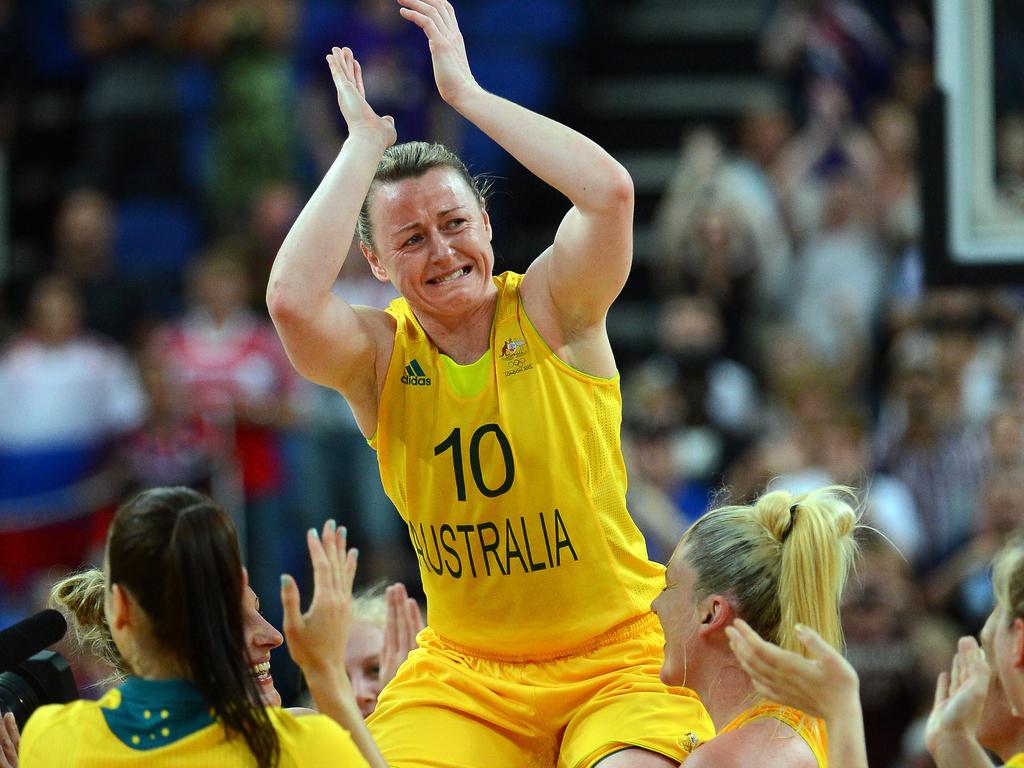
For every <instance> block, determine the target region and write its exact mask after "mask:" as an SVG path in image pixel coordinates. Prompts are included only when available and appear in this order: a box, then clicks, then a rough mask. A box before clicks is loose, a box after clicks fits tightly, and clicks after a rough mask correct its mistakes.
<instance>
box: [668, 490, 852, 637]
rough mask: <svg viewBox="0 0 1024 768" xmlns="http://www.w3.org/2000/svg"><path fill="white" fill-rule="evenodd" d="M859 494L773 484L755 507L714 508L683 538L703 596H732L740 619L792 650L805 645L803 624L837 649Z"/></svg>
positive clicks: (698, 597)
mask: <svg viewBox="0 0 1024 768" xmlns="http://www.w3.org/2000/svg"><path fill="white" fill-rule="evenodd" d="M854 498H855V497H854V494H853V492H852V491H851V490H850V489H848V488H842V487H838V486H833V487H830V488H824V489H821V490H818V491H812V492H810V493H806V494H803V495H800V496H796V497H794V496H791V495H790V494H789V493H787V492H786V491H772V492H771V493H767V494H765V495H764V496H762V497H761V498H760V499H758V501H757V502H756V503H755V504H754V505H753V506H728V507H720V508H718V509H714V510H712V511H710V512H708V513H707V514H705V515H704V516H703V517H701V518H700V519H699V520H698V521H697V522H695V523H694V524H693V525H692V526H691V527H690V529H689V530H688V531H687V532H686V534H684V536H683V542H682V543H683V551H684V556H685V557H686V559H687V562H688V563H689V564H690V566H691V567H692V568H693V569H694V571H695V574H696V592H697V595H696V597H697V599H703V598H704V597H707V596H708V595H711V594H724V595H729V596H730V597H731V599H732V600H733V601H734V605H735V607H736V611H737V613H738V614H739V616H740V617H741V618H743V619H744V620H746V621H747V623H748V624H750V625H751V626H752V627H753V628H754V629H755V630H756V631H757V632H758V633H759V634H760V635H761V636H762V637H764V638H766V639H768V640H771V641H772V642H774V643H776V644H777V645H780V646H781V647H783V648H785V649H787V650H791V651H795V652H797V653H802V652H803V646H802V644H801V643H800V642H799V641H798V640H797V637H796V625H797V624H803V625H805V626H807V627H810V628H812V629H814V630H815V631H816V632H818V634H820V635H821V636H822V637H823V638H824V639H825V640H826V641H827V642H829V643H830V644H831V645H832V646H833V647H836V648H838V647H839V646H840V645H841V643H842V628H841V625H840V621H839V601H840V598H841V596H842V592H843V589H844V587H845V585H846V578H847V574H848V573H849V570H850V566H851V564H852V562H853V558H854V556H855V554H856V551H857V545H856V541H855V539H854V533H855V531H856V529H857V521H858V514H857V512H856V511H855V510H854V508H853V506H851V502H853V500H854Z"/></svg>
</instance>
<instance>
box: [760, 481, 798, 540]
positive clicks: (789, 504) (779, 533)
mask: <svg viewBox="0 0 1024 768" xmlns="http://www.w3.org/2000/svg"><path fill="white" fill-rule="evenodd" d="M795 505H796V498H794V496H793V495H792V494H791V493H789V492H788V491H772V492H770V493H766V494H765V495H764V496H762V497H761V498H760V499H758V500H757V503H756V504H755V505H754V515H755V517H756V518H757V519H758V522H760V523H761V525H763V526H764V527H765V529H767V531H768V533H769V534H770V535H771V537H772V538H773V539H775V540H776V541H777V542H779V543H780V544H781V543H782V542H784V541H785V540H786V538H787V537H788V536H789V534H790V532H791V531H792V530H793V522H794V514H795V512H796V510H795V509H794V506H795Z"/></svg>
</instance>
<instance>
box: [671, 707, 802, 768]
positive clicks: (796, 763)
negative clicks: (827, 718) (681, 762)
mask: <svg viewBox="0 0 1024 768" xmlns="http://www.w3.org/2000/svg"><path fill="white" fill-rule="evenodd" d="M751 765H757V766H759V768H818V761H817V758H815V756H814V753H813V752H812V751H811V748H810V747H809V746H807V743H806V742H805V741H804V740H803V739H802V738H800V736H799V735H798V734H797V733H796V731H794V730H793V729H792V728H790V727H789V726H788V725H786V724H785V723H782V722H779V721H778V720H775V719H773V718H762V719H758V720H754V721H753V722H750V723H747V724H745V725H743V726H742V727H740V728H737V729H736V730H734V731H726V732H725V733H721V734H719V735H718V736H715V738H713V739H709V740H708V741H706V742H704V743H703V744H701V745H700V747H698V748H697V750H696V751H695V752H694V753H693V754H692V755H690V756H689V757H688V758H687V759H686V768H748V766H751Z"/></svg>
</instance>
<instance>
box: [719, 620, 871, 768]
mask: <svg viewBox="0 0 1024 768" xmlns="http://www.w3.org/2000/svg"><path fill="white" fill-rule="evenodd" d="M725 632H726V635H728V637H729V646H730V647H731V648H732V651H733V653H734V654H736V658H737V659H738V660H739V662H740V666H741V667H743V671H745V672H746V673H747V674H748V675H750V679H751V681H752V682H753V684H754V688H755V690H756V691H757V692H758V693H759V694H760V695H761V696H764V697H765V698H766V699H769V700H770V701H774V702H775V703H777V704H782V705H784V706H787V707H793V708H794V709H798V710H800V711H801V712H803V713H805V714H807V715H811V716H813V717H819V718H821V719H822V720H824V721H825V723H826V725H827V727H828V764H829V765H830V766H832V768H867V765H868V758H867V746H866V744H865V741H864V719H863V716H862V714H861V707H860V680H859V678H858V677H857V672H856V671H855V670H854V668H853V667H852V666H850V662H848V661H847V660H846V659H844V658H843V656H842V654H840V653H839V652H838V651H836V649H835V648H833V647H832V646H831V645H829V644H828V643H826V642H825V641H824V640H822V638H821V636H820V635H819V634H818V633H817V632H815V631H814V630H812V629H810V628H808V627H801V626H798V627H797V628H796V635H797V638H798V639H799V640H800V642H801V643H802V644H803V646H804V648H806V649H807V652H808V653H809V654H810V658H805V657H804V656H801V655H800V654H799V653H794V652H793V651H787V650H784V649H782V648H779V647H778V646H777V645H774V644H772V643H769V642H766V641H765V640H763V639H761V637H760V636H758V634H757V633H756V632H755V631H754V630H753V629H751V628H750V626H749V625H748V624H747V623H746V622H745V621H743V620H742V619H737V620H736V621H735V622H734V624H733V626H731V627H727V628H726V630H725Z"/></svg>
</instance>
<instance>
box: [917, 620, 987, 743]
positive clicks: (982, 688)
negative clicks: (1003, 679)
mask: <svg viewBox="0 0 1024 768" xmlns="http://www.w3.org/2000/svg"><path fill="white" fill-rule="evenodd" d="M991 675H992V670H991V668H990V667H989V665H988V662H987V661H986V660H985V652H984V651H983V650H982V649H981V648H980V647H979V646H978V641H977V640H975V639H974V638H973V637H961V638H960V642H959V643H958V644H957V650H956V656H954V657H953V668H952V669H951V670H950V671H949V672H942V673H940V674H939V679H938V681H937V682H936V683H935V702H934V704H933V705H932V712H931V714H930V715H929V716H928V723H927V724H926V725H925V732H924V740H925V744H926V746H927V747H928V751H929V752H931V754H932V755H933V756H935V755H936V754H937V752H938V751H939V750H940V749H941V747H942V741H943V740H944V739H958V738H963V737H967V738H971V739H973V738H975V733H976V732H977V729H978V724H979V723H980V722H981V714H982V711H983V710H984V709H985V697H986V696H987V695H988V683H989V678H990V677H991Z"/></svg>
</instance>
